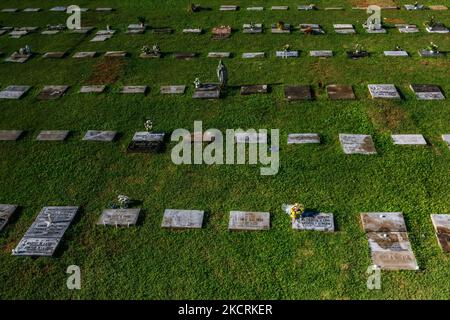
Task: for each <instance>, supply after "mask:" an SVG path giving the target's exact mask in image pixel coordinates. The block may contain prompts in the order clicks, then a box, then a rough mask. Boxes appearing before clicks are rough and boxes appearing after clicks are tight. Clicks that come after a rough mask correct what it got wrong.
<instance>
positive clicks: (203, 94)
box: [192, 90, 220, 99]
mask: <svg viewBox="0 0 450 320" xmlns="http://www.w3.org/2000/svg"><path fill="white" fill-rule="evenodd" d="M192 98H193V99H219V98H220V90H208V91H205V90H196V91H195V92H194V95H193V96H192Z"/></svg>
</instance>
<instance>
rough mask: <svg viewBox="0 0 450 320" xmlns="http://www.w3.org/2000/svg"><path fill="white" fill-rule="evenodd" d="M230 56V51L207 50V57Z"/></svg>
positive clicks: (221, 57)
mask: <svg viewBox="0 0 450 320" xmlns="http://www.w3.org/2000/svg"><path fill="white" fill-rule="evenodd" d="M230 56H231V52H209V53H208V58H220V59H223V58H229V57H230Z"/></svg>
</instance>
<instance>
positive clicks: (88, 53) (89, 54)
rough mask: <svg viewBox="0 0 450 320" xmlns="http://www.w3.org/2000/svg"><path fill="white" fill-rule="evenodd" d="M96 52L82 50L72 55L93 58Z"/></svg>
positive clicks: (77, 57)
mask: <svg viewBox="0 0 450 320" xmlns="http://www.w3.org/2000/svg"><path fill="white" fill-rule="evenodd" d="M96 54H97V52H95V51H82V52H76V53H75V54H74V55H73V56H72V57H73V58H75V59H85V58H94V57H95V55H96Z"/></svg>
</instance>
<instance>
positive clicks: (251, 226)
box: [228, 211, 270, 230]
mask: <svg viewBox="0 0 450 320" xmlns="http://www.w3.org/2000/svg"><path fill="white" fill-rule="evenodd" d="M269 229H270V213H269V212H245V211H231V212H230V220H229V224H228V230H269Z"/></svg>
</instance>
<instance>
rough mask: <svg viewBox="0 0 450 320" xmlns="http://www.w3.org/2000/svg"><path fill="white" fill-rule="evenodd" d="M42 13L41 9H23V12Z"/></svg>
mask: <svg viewBox="0 0 450 320" xmlns="http://www.w3.org/2000/svg"><path fill="white" fill-rule="evenodd" d="M39 11H41V8H25V9H23V12H39Z"/></svg>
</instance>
